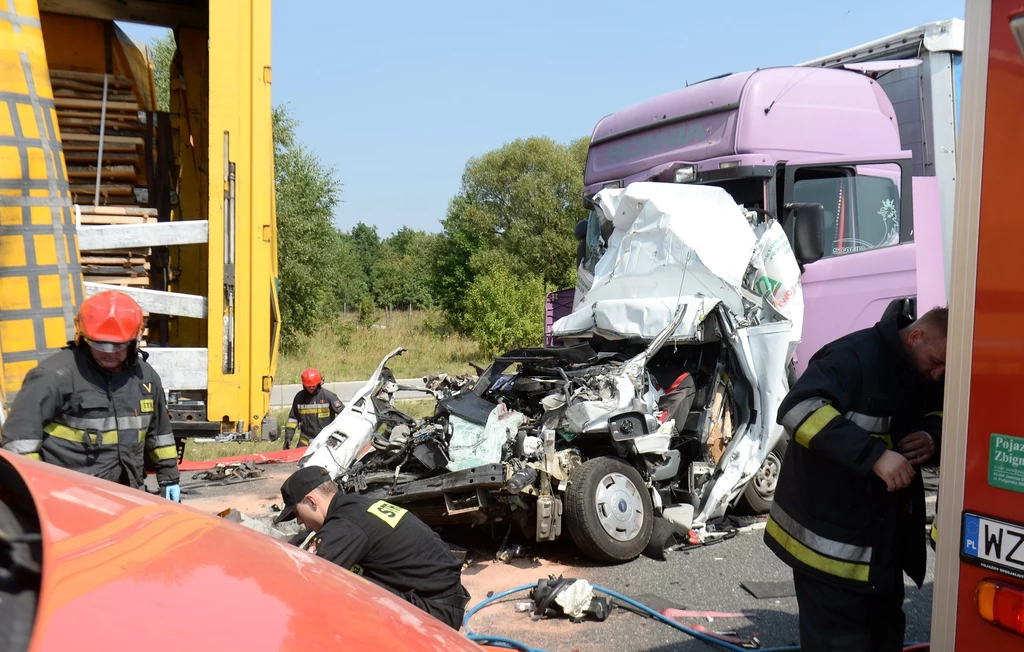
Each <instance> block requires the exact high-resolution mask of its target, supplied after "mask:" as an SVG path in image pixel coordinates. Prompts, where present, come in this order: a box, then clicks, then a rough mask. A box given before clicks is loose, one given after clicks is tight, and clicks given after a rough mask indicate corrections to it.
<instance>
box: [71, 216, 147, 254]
mask: <svg viewBox="0 0 1024 652" xmlns="http://www.w3.org/2000/svg"><path fill="white" fill-rule="evenodd" d="M153 222H156V218H155V217H139V216H137V215H89V214H88V213H82V214H81V215H79V216H78V223H79V224H149V223H153ZM79 248H80V249H81V248H82V247H81V246H79Z"/></svg>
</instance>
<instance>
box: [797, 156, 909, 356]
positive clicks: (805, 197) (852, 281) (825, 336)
mask: <svg viewBox="0 0 1024 652" xmlns="http://www.w3.org/2000/svg"><path fill="white" fill-rule="evenodd" d="M906 154H907V158H905V159H899V160H893V159H882V160H878V159H874V160H863V159H861V160H840V161H837V160H835V159H832V160H830V161H828V162H810V163H801V164H787V165H786V166H785V169H784V177H783V178H784V185H783V206H785V204H788V203H792V202H810V203H818V204H822V206H824V208H825V228H824V235H823V237H824V243H823V244H824V251H825V255H824V257H823V258H822V259H821V260H819V261H817V262H814V263H811V264H809V265H807V266H806V268H805V270H804V273H803V276H802V279H801V281H802V285H803V292H804V327H803V335H802V340H801V343H800V346H798V347H797V350H796V373H797V375H799V374H801V373H803V370H804V369H805V368H806V367H807V361H808V360H809V359H810V357H811V356H812V355H814V353H815V352H816V351H817V350H818V349H820V348H821V347H822V346H824V345H825V344H828V343H829V342H831V341H832V340H835V339H837V338H839V337H841V336H843V335H846V334H848V333H851V332H853V331H855V330H859V329H862V328H868V327H870V326H872V325H873V324H874V323H875V322H877V321H878V319H879V318H880V317H881V316H882V312H883V311H884V310H885V308H886V306H888V305H889V303H890V302H891V301H892V300H893V299H900V298H906V297H914V296H916V294H917V278H916V272H915V269H916V259H915V245H914V241H913V240H914V238H913V233H914V222H913V208H912V206H913V191H912V187H911V168H910V165H911V161H910V153H909V152H906ZM780 212H781V211H780ZM784 226H785V227H786V229H787V232H790V233H791V229H792V225H790V224H786V225H784Z"/></svg>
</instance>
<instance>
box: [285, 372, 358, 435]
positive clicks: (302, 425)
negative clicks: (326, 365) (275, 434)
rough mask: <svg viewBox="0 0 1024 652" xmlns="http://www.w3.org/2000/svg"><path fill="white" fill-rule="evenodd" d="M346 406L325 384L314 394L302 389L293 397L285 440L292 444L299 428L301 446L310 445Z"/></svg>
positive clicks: (286, 425)
mask: <svg viewBox="0 0 1024 652" xmlns="http://www.w3.org/2000/svg"><path fill="white" fill-rule="evenodd" d="M344 408H345V404H344V403H342V402H341V399H339V398H338V395H337V394H335V393H334V392H332V391H330V390H328V389H326V388H324V386H323V385H321V386H320V388H319V389H318V390H317V391H316V393H315V394H313V395H312V396H310V394H309V392H307V391H306V390H305V389H300V390H299V391H298V393H297V394H296V395H295V398H294V399H292V409H291V411H290V412H289V413H288V422H287V423H286V424H285V431H284V438H285V441H286V442H288V443H289V444H290V443H291V441H292V437H293V436H294V434H295V430H296V429H298V431H299V446H308V445H309V442H310V441H311V440H312V439H313V438H315V437H316V436H317V435H319V434H320V431H321V430H323V429H324V428H326V427H327V426H328V425H330V423H331V421H334V417H336V416H338V415H339V414H341V411H342V410H343V409H344Z"/></svg>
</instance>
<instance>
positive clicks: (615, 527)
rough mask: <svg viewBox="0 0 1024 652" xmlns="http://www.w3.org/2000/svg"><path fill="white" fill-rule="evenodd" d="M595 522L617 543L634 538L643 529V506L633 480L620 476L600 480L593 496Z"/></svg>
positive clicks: (615, 474)
mask: <svg viewBox="0 0 1024 652" xmlns="http://www.w3.org/2000/svg"><path fill="white" fill-rule="evenodd" d="M595 499H596V502H597V518H598V520H599V521H600V522H601V527H602V528H604V531H605V533H606V534H608V536H610V537H611V538H613V539H615V540H616V541H629V540H631V539H633V538H635V537H636V535H637V534H638V533H639V532H640V529H641V528H642V527H643V525H644V502H643V499H642V497H641V496H640V492H639V491H637V488H636V485H634V484H633V482H632V480H630V479H629V478H627V477H626V476H624V475H622V474H621V473H609V474H608V475H606V476H604V477H603V478H601V481H600V482H599V483H598V484H597V491H596V493H595Z"/></svg>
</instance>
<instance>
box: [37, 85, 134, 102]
mask: <svg viewBox="0 0 1024 652" xmlns="http://www.w3.org/2000/svg"><path fill="white" fill-rule="evenodd" d="M53 96H54V98H57V97H75V98H78V99H80V100H99V101H101V102H102V101H103V90H102V89H96V90H95V91H78V90H71V89H70V88H55V89H54V90H53ZM111 102H136V103H137V99H136V97H135V94H134V93H112V92H111V91H110V89H107V105H108V106H109V105H110V103H111Z"/></svg>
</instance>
